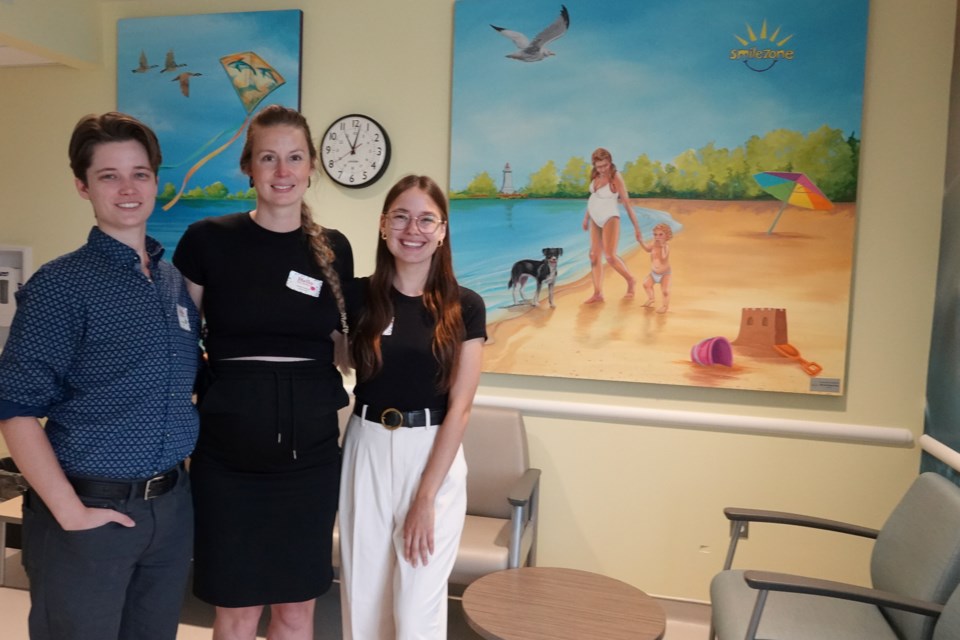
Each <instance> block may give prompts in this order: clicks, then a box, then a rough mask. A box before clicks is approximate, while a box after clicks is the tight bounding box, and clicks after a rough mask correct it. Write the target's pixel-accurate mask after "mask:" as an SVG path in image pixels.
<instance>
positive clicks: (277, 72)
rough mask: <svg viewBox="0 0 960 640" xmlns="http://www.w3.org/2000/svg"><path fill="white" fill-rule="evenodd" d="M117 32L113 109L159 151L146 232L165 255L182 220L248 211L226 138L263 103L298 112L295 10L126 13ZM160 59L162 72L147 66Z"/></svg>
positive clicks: (240, 131)
mask: <svg viewBox="0 0 960 640" xmlns="http://www.w3.org/2000/svg"><path fill="white" fill-rule="evenodd" d="M117 32H118V36H117V56H118V63H117V96H118V97H117V103H118V104H117V109H118V110H119V111H124V112H126V113H130V114H131V115H134V116H136V117H137V118H140V119H141V120H143V121H144V122H145V123H147V124H148V125H150V126H151V127H152V128H153V129H154V131H156V133H157V136H158V137H159V139H160V146H161V149H162V150H163V159H164V163H163V164H162V165H161V167H160V176H159V180H160V193H159V195H158V200H157V209H156V211H155V212H154V214H153V215H152V216H151V218H150V221H149V223H148V226H147V232H148V233H149V234H150V235H152V236H153V237H155V238H157V240H159V241H160V242H161V243H162V244H163V245H164V246H165V247H166V248H167V250H168V251H172V250H173V248H174V247H175V246H176V243H177V241H178V240H179V238H180V235H181V234H182V233H183V230H184V229H186V227H187V226H188V225H189V224H190V223H191V222H193V221H195V220H198V219H200V218H203V217H206V216H210V215H221V214H224V213H232V212H235V211H240V210H243V209H245V208H249V206H250V202H251V201H252V199H253V198H254V193H253V192H252V190H251V189H250V186H249V183H248V179H247V177H246V176H244V175H243V174H242V173H241V172H240V169H239V166H238V164H239V155H240V145H238V144H234V143H235V142H236V141H237V140H238V139H240V138H241V137H242V136H243V135H244V133H245V131H246V128H247V125H248V124H249V123H250V120H251V119H252V118H253V116H254V115H255V114H256V113H257V111H258V109H259V108H261V107H262V106H264V105H266V104H283V105H286V106H289V107H293V108H299V106H300V89H299V88H300V53H301V33H302V13H301V12H300V11H255V12H244V13H223V14H206V15H194V16H171V17H162V18H131V19H126V20H121V21H120V22H119V24H118V27H117ZM164 52H165V53H164ZM161 55H163V56H165V64H164V66H163V68H160V65H158V64H150V61H151V60H157V59H160V56H161ZM132 60H133V61H135V63H134V64H133V65H131V64H130V62H131V61H132ZM131 71H132V73H130V72H131ZM178 89H179V90H178Z"/></svg>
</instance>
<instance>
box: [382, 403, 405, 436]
mask: <svg viewBox="0 0 960 640" xmlns="http://www.w3.org/2000/svg"><path fill="white" fill-rule="evenodd" d="M394 416H396V417H395V418H394ZM388 421H389V422H388ZM394 422H396V424H393V423H394ZM380 424H382V425H383V426H384V428H385V429H388V430H390V431H393V430H394V429H399V428H400V427H402V426H403V413H401V411H400V410H399V409H393V408H390V409H384V411H383V413H381V414H380Z"/></svg>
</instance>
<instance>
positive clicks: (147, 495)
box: [143, 475, 164, 500]
mask: <svg viewBox="0 0 960 640" xmlns="http://www.w3.org/2000/svg"><path fill="white" fill-rule="evenodd" d="M163 480H164V476H163V475H159V476H153V477H152V478H150V479H149V480H147V484H146V486H145V487H144V488H143V499H144V500H153V499H154V498H156V497H157V496H152V495H150V490H151V489H152V488H153V483H154V482H161V481H163Z"/></svg>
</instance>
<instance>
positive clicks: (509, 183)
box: [500, 162, 517, 196]
mask: <svg viewBox="0 0 960 640" xmlns="http://www.w3.org/2000/svg"><path fill="white" fill-rule="evenodd" d="M516 192H517V190H516V189H514V188H513V171H512V170H511V169H510V163H509V162H508V163H507V164H506V166H504V167H503V182H502V183H501V185H500V194H501V195H504V196H512V195H513V194H515V193H516Z"/></svg>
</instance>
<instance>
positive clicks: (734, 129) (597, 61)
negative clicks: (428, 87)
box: [450, 0, 868, 190]
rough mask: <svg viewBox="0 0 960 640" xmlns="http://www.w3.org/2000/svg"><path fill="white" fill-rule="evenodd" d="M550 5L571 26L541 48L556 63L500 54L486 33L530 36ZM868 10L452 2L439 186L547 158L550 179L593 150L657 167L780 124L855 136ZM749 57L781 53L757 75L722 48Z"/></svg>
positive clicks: (849, 2)
mask: <svg viewBox="0 0 960 640" xmlns="http://www.w3.org/2000/svg"><path fill="white" fill-rule="evenodd" d="M561 4H564V5H565V6H566V8H567V10H568V12H569V17H570V26H569V30H568V31H567V33H566V34H565V35H564V36H563V37H561V38H559V39H558V40H555V41H554V42H553V43H551V44H550V45H549V47H548V48H549V49H551V50H552V51H554V52H555V53H556V55H555V56H552V57H548V58H546V59H545V60H542V61H540V62H520V61H517V60H513V59H508V58H506V57H505V56H506V55H507V54H509V53H512V52H515V51H517V49H516V47H515V46H514V44H513V43H512V42H511V41H510V40H508V39H507V38H506V37H504V36H503V35H501V34H499V33H497V31H495V30H494V29H493V28H491V25H496V26H498V27H504V28H506V29H510V30H514V31H519V32H522V33H524V34H526V35H527V36H528V37H529V38H531V39H532V38H533V37H534V36H535V35H536V34H537V33H538V32H539V31H540V30H541V29H542V28H544V27H546V26H547V25H548V24H549V23H551V22H552V21H553V20H555V19H556V18H557V17H558V16H559V15H560V9H561ZM867 5H868V3H867V0H844V1H842V2H837V1H836V0H797V1H794V2H782V1H773V0H724V1H722V2H717V1H714V0H701V1H687V2H677V1H676V0H645V1H644V2H636V1H635V0H610V1H607V2H602V3H597V2H593V1H592V0H566V1H565V2H560V1H556V0H527V1H524V2H516V1H515V0H458V1H457V2H456V5H455V38H454V48H455V51H454V74H453V106H452V139H451V175H450V188H451V189H452V190H460V189H463V188H464V187H466V185H467V184H468V183H469V181H470V180H471V179H472V178H473V177H475V176H476V175H477V174H479V173H480V172H482V171H487V172H488V173H490V174H491V176H493V177H494V179H495V180H498V179H499V176H500V171H501V169H502V168H503V165H504V163H506V162H509V163H510V164H511V166H512V168H513V175H514V185H515V186H517V187H522V186H523V185H524V184H525V183H526V181H527V178H528V177H529V175H530V174H532V173H533V172H535V171H537V170H538V169H540V168H541V167H542V166H543V165H544V164H545V163H546V161H548V160H554V161H555V162H556V163H557V164H558V165H559V168H560V169H562V168H563V165H564V164H565V162H566V161H567V160H568V159H569V158H570V157H572V156H579V157H582V158H585V159H587V160H589V156H590V152H591V151H592V150H593V149H594V148H596V147H598V146H604V147H607V148H608V149H610V151H611V152H612V154H613V157H614V160H615V161H616V162H618V164H620V165H621V166H622V165H623V163H625V162H626V161H629V160H634V159H635V158H637V157H638V156H639V155H640V154H642V153H646V154H647V155H648V156H649V157H650V159H651V160H659V161H661V162H663V163H668V162H671V161H672V160H673V159H674V158H675V157H676V156H678V155H679V154H680V153H682V152H684V151H686V150H688V149H698V148H700V147H703V146H705V145H706V144H708V143H710V142H713V143H714V145H715V146H717V147H726V148H733V147H737V146H740V145H742V144H744V143H745V142H746V141H747V139H748V138H749V137H750V136H752V135H762V134H764V133H766V132H768V131H771V130H774V129H779V128H789V129H792V130H796V131H801V132H804V133H806V132H809V131H812V130H814V129H817V128H818V127H820V126H822V125H824V124H826V125H829V126H830V127H833V128H838V129H841V130H843V132H844V134H850V133H856V135H857V136H858V137H860V118H861V110H862V93H863V77H864V60H865V49H866V37H867V35H866V29H867ZM764 25H766V27H765V28H764ZM788 36H792V37H790V38H789V40H788V41H787V42H786V43H784V44H782V45H781V44H780V43H781V42H782V41H783V40H784V38H787V37H788ZM738 37H739V38H740V39H743V40H745V41H746V42H747V45H744V44H743V43H741V42H740V40H739V39H738ZM754 48H756V49H758V50H764V49H773V50H777V49H782V50H792V51H794V57H793V59H791V60H780V61H778V62H777V63H776V64H775V65H773V66H772V67H771V68H769V69H766V70H762V71H759V70H752V69H751V68H749V67H748V66H747V64H745V62H744V60H743V59H740V60H731V59H730V55H731V50H737V49H754ZM749 62H750V65H752V66H753V67H754V68H755V69H763V68H765V67H764V65H766V64H768V63H769V61H762V60H758V59H752V60H750V61H749Z"/></svg>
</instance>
